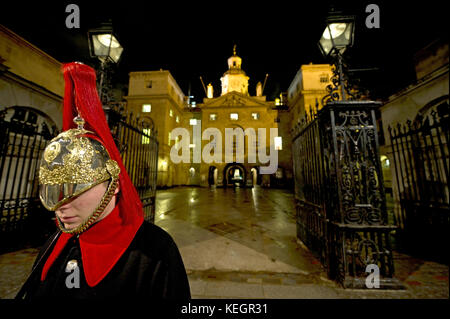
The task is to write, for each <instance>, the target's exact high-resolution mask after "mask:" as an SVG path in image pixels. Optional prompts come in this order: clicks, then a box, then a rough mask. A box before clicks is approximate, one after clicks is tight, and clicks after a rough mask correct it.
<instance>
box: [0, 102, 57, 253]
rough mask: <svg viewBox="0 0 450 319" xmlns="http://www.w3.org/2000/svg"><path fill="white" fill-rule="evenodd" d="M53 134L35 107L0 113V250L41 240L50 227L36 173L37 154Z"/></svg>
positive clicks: (49, 123) (53, 127)
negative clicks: (41, 199) (39, 193)
mask: <svg viewBox="0 0 450 319" xmlns="http://www.w3.org/2000/svg"><path fill="white" fill-rule="evenodd" d="M57 133H58V131H57V129H56V127H55V126H54V125H52V123H51V120H48V118H47V117H46V116H45V115H44V114H42V113H40V112H39V111H37V110H35V109H32V108H28V107H20V106H16V107H11V108H7V109H5V110H2V111H1V112H0V213H1V215H0V251H5V250H11V249H15V248H18V247H20V246H21V245H24V244H27V243H30V242H33V241H39V240H42V239H43V237H45V234H46V233H47V231H46V230H48V229H50V228H51V227H53V228H54V224H53V226H52V222H51V217H52V216H53V214H52V213H50V212H48V211H47V210H45V209H44V208H43V207H42V205H41V202H40V200H39V195H38V186H39V185H38V174H39V160H40V157H41V153H42V151H43V150H44V148H45V147H46V145H47V143H48V141H49V140H50V139H51V138H53V137H54V136H56V135H57Z"/></svg>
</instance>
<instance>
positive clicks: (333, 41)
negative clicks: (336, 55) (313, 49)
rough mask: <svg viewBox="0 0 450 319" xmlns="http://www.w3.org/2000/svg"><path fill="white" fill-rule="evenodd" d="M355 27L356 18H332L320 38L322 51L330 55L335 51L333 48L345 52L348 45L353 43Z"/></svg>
mask: <svg viewBox="0 0 450 319" xmlns="http://www.w3.org/2000/svg"><path fill="white" fill-rule="evenodd" d="M353 28H354V20H353V19H350V18H348V17H346V18H344V19H342V18H341V19H330V20H329V21H328V23H327V26H326V28H325V30H324V32H323V34H322V37H321V38H320V40H319V46H320V49H321V50H322V53H323V54H324V55H325V56H328V55H329V54H331V53H332V52H333V49H337V50H339V51H340V52H341V53H343V51H344V50H345V48H346V47H348V46H351V45H352V42H353Z"/></svg>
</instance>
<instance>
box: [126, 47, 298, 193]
mask: <svg viewBox="0 0 450 319" xmlns="http://www.w3.org/2000/svg"><path fill="white" fill-rule="evenodd" d="M241 66H242V59H241V58H240V57H239V56H237V54H236V47H234V49H233V55H232V56H231V57H230V58H229V59H228V70H227V71H226V72H225V73H224V74H223V76H222V77H221V79H220V80H221V89H222V91H221V94H220V96H218V97H214V94H213V92H214V90H213V85H212V84H209V85H208V86H207V87H208V88H207V97H205V98H204V99H203V103H199V104H197V106H196V107H194V108H193V107H188V104H187V98H186V96H185V95H184V94H183V92H182V91H181V89H180V88H179V86H178V85H177V83H176V81H175V80H174V79H173V77H172V75H171V74H170V72H169V71H167V70H160V71H149V72H131V73H130V81H129V94H128V96H127V97H126V99H127V101H128V110H129V111H133V112H139V113H140V114H141V116H147V117H150V118H151V119H152V120H153V122H154V123H155V126H156V128H157V130H158V140H159V143H160V144H159V145H160V148H159V149H160V154H159V168H158V186H159V187H166V186H167V187H170V186H175V185H201V186H208V185H216V186H225V185H226V186H233V185H240V186H252V185H255V184H264V185H267V186H268V185H270V184H271V182H272V184H273V183H274V178H276V177H278V179H281V178H282V177H284V175H285V174H286V173H285V171H288V172H289V173H288V174H290V172H291V170H292V169H291V166H292V165H291V164H289V163H290V161H285V162H283V161H278V167H279V169H278V170H277V172H276V173H274V174H272V175H271V176H270V175H261V174H259V168H260V166H268V165H269V163H267V162H266V163H261V162H259V157H258V156H256V162H255V163H249V158H248V143H249V140H248V136H245V138H244V161H243V163H237V162H238V160H237V159H236V157H234V158H233V162H230V163H228V162H226V159H225V135H226V134H225V129H226V128H231V129H237V128H241V129H242V130H244V131H245V130H246V129H249V128H250V129H254V130H255V132H258V129H259V128H264V129H266V138H267V143H266V144H267V149H266V154H267V155H269V154H270V153H269V152H270V149H269V145H270V144H269V137H270V128H278V123H279V118H278V115H279V111H278V109H277V108H276V106H275V103H274V102H273V101H266V97H265V96H263V95H262V90H261V84H260V83H259V84H257V85H256V90H255V91H256V92H255V93H257V94H255V95H254V96H252V95H250V94H249V90H248V87H249V77H248V76H247V75H246V74H245V72H244V71H243V70H242V68H241ZM149 105H151V106H149ZM176 127H179V128H184V129H186V130H187V131H188V132H189V136H190V141H189V148H190V155H191V162H190V163H183V162H181V163H178V164H175V163H173V162H172V161H171V159H170V150H171V148H172V147H173V146H174V144H175V143H178V142H180V140H181V138H182V137H181V136H171V134H172V130H173V129H174V128H176ZM208 128H217V129H218V130H219V131H220V133H221V135H222V138H223V140H222V143H221V144H222V154H224V155H223V156H222V157H221V160H220V161H217V162H216V161H214V162H212V163H209V164H208V163H205V162H204V161H203V160H202V161H201V162H200V163H194V161H193V158H194V153H195V152H196V150H198V149H200V151H201V150H203V148H204V147H205V145H207V144H208V143H209V142H210V141H209V140H203V141H202V140H201V138H200V140H199V139H197V140H195V139H194V135H195V134H194V130H198V131H200V132H204V131H205V130H206V129H208ZM286 138H288V137H281V138H278V139H277V147H278V148H279V151H278V156H279V158H282V157H283V156H282V153H283V152H284V153H286V154H287V153H290V151H288V150H286V149H285V148H284V147H283V143H284V140H285V139H286ZM252 143H254V146H255V147H258V144H257V143H258V141H255V142H252ZM272 143H274V140H273V139H272ZM233 151H234V152H235V151H236V138H235V142H234V144H233ZM250 162H252V161H251V160H250Z"/></svg>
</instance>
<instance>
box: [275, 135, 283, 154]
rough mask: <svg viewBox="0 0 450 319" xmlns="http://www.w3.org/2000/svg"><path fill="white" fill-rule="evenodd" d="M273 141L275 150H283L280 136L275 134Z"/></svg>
mask: <svg viewBox="0 0 450 319" xmlns="http://www.w3.org/2000/svg"><path fill="white" fill-rule="evenodd" d="M274 142H275V150H276V151H281V150H283V140H282V138H281V136H275V139H274Z"/></svg>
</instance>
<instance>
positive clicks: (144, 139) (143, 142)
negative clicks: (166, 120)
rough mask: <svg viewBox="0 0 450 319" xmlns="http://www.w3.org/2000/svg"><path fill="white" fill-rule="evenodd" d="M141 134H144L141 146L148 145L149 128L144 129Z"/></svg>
mask: <svg viewBox="0 0 450 319" xmlns="http://www.w3.org/2000/svg"><path fill="white" fill-rule="evenodd" d="M142 132H143V133H144V134H145V135H142V144H150V137H149V136H150V133H151V130H150V129H149V128H144V129H143V131H142ZM146 135H147V136H146Z"/></svg>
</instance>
